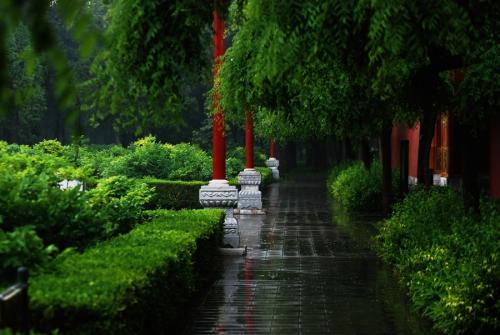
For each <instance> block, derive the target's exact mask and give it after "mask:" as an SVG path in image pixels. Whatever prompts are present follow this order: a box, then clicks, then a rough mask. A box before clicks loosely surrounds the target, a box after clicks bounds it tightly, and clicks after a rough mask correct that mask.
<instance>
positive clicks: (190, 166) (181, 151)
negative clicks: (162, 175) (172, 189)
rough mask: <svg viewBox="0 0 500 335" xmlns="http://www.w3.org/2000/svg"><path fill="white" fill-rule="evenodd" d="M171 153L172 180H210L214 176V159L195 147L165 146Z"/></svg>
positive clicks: (170, 172) (170, 177) (184, 145)
mask: <svg viewBox="0 0 500 335" xmlns="http://www.w3.org/2000/svg"><path fill="white" fill-rule="evenodd" d="M165 147H166V148H167V150H168V152H169V159H170V171H169V175H168V179H170V180H209V179H210V177H211V175H212V159H211V157H210V156H209V155H208V154H207V153H206V152H205V151H203V150H201V149H200V148H198V147H197V146H195V145H191V144H187V143H181V144H176V145H169V144H165Z"/></svg>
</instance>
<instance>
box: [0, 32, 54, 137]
mask: <svg viewBox="0 0 500 335" xmlns="http://www.w3.org/2000/svg"><path fill="white" fill-rule="evenodd" d="M30 52H32V45H31V42H30V37H29V32H28V29H27V27H26V26H25V25H23V24H21V25H19V26H18V27H17V28H16V29H15V30H14V31H13V32H12V34H11V35H10V38H9V41H8V48H7V58H8V72H9V77H10V78H12V79H11V82H10V85H11V88H12V89H13V94H14V95H13V98H14V101H13V105H12V106H11V107H12V108H11V112H10V113H9V114H6V115H3V116H0V120H1V126H0V134H1V136H2V137H3V138H5V139H7V140H9V141H11V142H19V141H22V142H28V143H34V142H36V141H39V140H41V138H40V136H39V135H40V134H38V129H37V128H38V127H37V125H38V122H39V121H40V118H41V117H42V115H43V114H44V113H45V112H46V110H47V105H46V97H45V92H44V90H43V87H42V84H41V83H42V81H43V79H42V78H43V76H44V75H45V72H46V68H45V66H44V64H43V62H42V61H41V60H35V61H34V62H33V63H32V64H30V67H31V68H30V69H29V71H26V69H25V68H26V63H27V62H28V60H27V58H28V57H29V54H30Z"/></svg>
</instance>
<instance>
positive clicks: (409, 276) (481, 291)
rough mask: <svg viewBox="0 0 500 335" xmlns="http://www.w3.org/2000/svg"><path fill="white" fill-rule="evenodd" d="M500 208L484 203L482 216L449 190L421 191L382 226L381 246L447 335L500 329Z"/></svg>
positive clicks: (413, 296) (415, 298) (418, 301)
mask: <svg viewBox="0 0 500 335" xmlns="http://www.w3.org/2000/svg"><path fill="white" fill-rule="evenodd" d="M499 238H500V207H499V205H498V203H496V204H495V203H493V202H491V201H483V202H482V204H481V217H480V218H478V217H475V216H474V215H471V214H469V213H467V212H466V211H465V210H464V207H463V202H462V198H461V196H460V194H458V193H456V192H455V191H453V190H451V189H449V188H437V187H436V188H433V189H431V190H429V191H427V190H423V189H419V190H416V191H413V192H411V193H410V194H409V195H408V196H407V197H406V198H405V199H404V200H403V201H402V202H401V203H399V204H397V205H396V207H395V209H394V213H393V215H392V217H391V218H390V219H388V220H386V221H385V222H383V224H382V226H381V229H380V233H379V235H378V236H377V242H378V248H379V251H380V253H381V255H382V256H383V257H384V259H386V260H387V261H389V262H391V263H393V264H394V265H395V266H396V268H397V269H398V271H399V272H400V274H401V279H402V281H403V282H404V283H405V284H406V286H407V287H408V290H409V294H410V296H411V299H412V301H413V303H414V305H415V306H416V307H417V308H418V309H419V310H420V311H421V312H423V313H424V314H425V315H427V316H428V317H429V318H431V319H432V320H433V321H434V325H435V328H437V329H438V330H440V331H441V332H443V333H446V334H472V333H474V334H480V333H481V334H486V333H496V332H498V330H499V329H500V323H499V321H498V315H499V314H500V305H499V304H498V297H499V294H500V292H499V287H500V280H499V278H500V268H499V263H498V259H499V257H500V246H499V244H498V240H499Z"/></svg>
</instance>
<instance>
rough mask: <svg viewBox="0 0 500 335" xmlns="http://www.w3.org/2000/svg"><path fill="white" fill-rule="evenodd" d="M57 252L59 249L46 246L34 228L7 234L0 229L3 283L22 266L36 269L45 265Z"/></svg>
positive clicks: (0, 262)
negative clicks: (51, 255) (52, 254)
mask: <svg viewBox="0 0 500 335" xmlns="http://www.w3.org/2000/svg"><path fill="white" fill-rule="evenodd" d="M0 227H1V221H0ZM56 250H57V248H55V247H54V246H48V247H45V246H44V243H43V241H42V239H41V238H40V237H39V236H38V235H37V233H36V231H35V229H34V227H33V226H23V227H19V228H16V229H14V230H13V231H10V232H5V231H3V230H2V229H1V228H0V276H1V277H2V281H3V280H4V278H9V277H12V275H13V274H14V273H15V271H16V269H17V268H18V267H20V266H27V267H29V268H31V269H36V268H38V267H39V266H41V265H44V264H45V263H46V262H47V261H48V260H49V256H50V254H51V253H52V252H54V251H56ZM2 284H3V283H2Z"/></svg>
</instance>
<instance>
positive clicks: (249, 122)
mask: <svg viewBox="0 0 500 335" xmlns="http://www.w3.org/2000/svg"><path fill="white" fill-rule="evenodd" d="M245 116H246V119H245V153H246V160H245V168H247V169H253V168H254V166H253V115H252V113H251V112H250V111H248V110H247V111H246V112H245Z"/></svg>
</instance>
